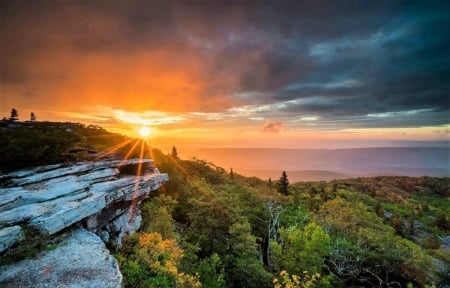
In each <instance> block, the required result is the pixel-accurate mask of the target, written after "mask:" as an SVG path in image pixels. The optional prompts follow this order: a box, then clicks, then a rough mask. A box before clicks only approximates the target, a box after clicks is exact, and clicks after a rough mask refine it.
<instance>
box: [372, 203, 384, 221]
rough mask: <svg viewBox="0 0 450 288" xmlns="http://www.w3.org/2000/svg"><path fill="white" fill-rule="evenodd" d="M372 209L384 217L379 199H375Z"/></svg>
mask: <svg viewBox="0 0 450 288" xmlns="http://www.w3.org/2000/svg"><path fill="white" fill-rule="evenodd" d="M373 209H374V210H375V213H376V214H377V215H378V217H381V218H383V217H384V211H383V207H382V206H381V202H380V200H378V199H377V200H376V201H375V204H374V205H373Z"/></svg>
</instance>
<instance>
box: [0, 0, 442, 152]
mask: <svg viewBox="0 0 450 288" xmlns="http://www.w3.org/2000/svg"><path fill="white" fill-rule="evenodd" d="M113 2H114V1H113ZM366 5H367V3H362V2H361V3H357V4H352V5H349V4H348V3H347V4H346V3H342V5H340V6H339V9H336V7H334V8H333V7H331V5H330V7H327V5H320V4H319V3H311V4H306V3H303V2H301V1H300V2H298V3H297V2H289V3H284V4H283V5H281V4H280V5H279V7H278V8H277V9H276V11H274V9H272V7H271V5H267V4H266V3H265V2H264V1H262V2H261V3H260V2H257V3H253V1H250V2H249V3H247V1H242V2H239V1H238V3H235V4H230V3H228V2H226V1H224V2H221V1H214V2H213V3H210V4H209V5H205V7H201V9H200V7H197V6H196V5H189V4H188V3H184V2H180V3H179V2H178V1H175V2H171V1H169V2H167V3H165V2H164V3H159V2H157V1H156V2H153V1H148V2H147V3H146V5H142V3H140V2H139V1H134V0H133V1H127V2H117V3H115V4H114V5H108V6H105V5H99V3H96V1H93V2H90V1H88V2H86V1H73V2H71V4H70V5H65V4H64V3H62V2H61V3H59V2H58V1H56V2H48V3H47V2H46V3H39V5H38V4H33V3H26V5H25V3H23V2H21V1H11V2H5V3H4V4H3V6H4V7H3V6H2V7H3V8H5V9H0V27H1V29H2V33H0V41H1V42H2V43H4V45H1V46H0V68H1V69H0V118H1V117H9V115H10V111H11V109H12V108H16V109H17V110H18V111H19V118H20V120H28V119H29V115H30V113H31V112H34V113H35V115H36V117H37V120H38V121H72V122H81V123H85V124H95V125H100V126H102V127H104V128H106V129H108V130H110V131H112V132H118V133H121V134H126V135H128V136H130V137H141V138H146V139H147V140H148V141H150V143H151V144H152V145H153V146H165V147H171V145H174V144H177V145H186V146H190V147H199V146H203V147H205V146H212V147H225V146H227V147H287V148H302V147H303V148H315V147H331V148H333V147H356V146H360V147H365V146H386V145H407V143H408V142H424V143H432V142H446V143H448V142H449V140H450V120H449V116H448V115H450V110H449V109H450V108H449V102H448V91H450V86H449V85H450V84H449V83H450V78H449V77H450V76H449V75H450V71H449V69H450V68H449V67H450V65H448V64H449V63H450V58H449V57H450V56H449V55H448V53H446V51H447V50H448V49H447V48H448V46H449V39H450V35H449V33H447V32H445V31H441V30H442V29H440V27H441V23H443V21H446V19H447V18H448V13H446V12H447V11H448V9H447V8H449V7H446V5H443V6H444V7H436V6H433V5H427V3H413V4H394V3H382V4H380V5H375V6H371V8H370V9H367V7H366ZM438 8H439V9H438ZM217 11H220V13H217ZM319 11H320V12H319ZM254 12H257V13H254ZM146 19H153V20H152V21H151V22H147V20H146ZM436 31H440V32H439V33H437V32H436ZM142 127H147V129H148V132H145V133H144V134H145V135H143V134H142V133H140V132H139V130H140V129H142ZM402 143H403V144H402Z"/></svg>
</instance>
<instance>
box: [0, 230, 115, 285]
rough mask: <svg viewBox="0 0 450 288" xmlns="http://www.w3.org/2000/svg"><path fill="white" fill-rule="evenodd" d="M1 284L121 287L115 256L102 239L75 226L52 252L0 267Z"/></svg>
mask: <svg viewBox="0 0 450 288" xmlns="http://www.w3.org/2000/svg"><path fill="white" fill-rule="evenodd" d="M0 287H4V288H8V287H23V288H25V287H27V288H28V287H29V288H31V287H33V288H42V287H52V288H53V287H70V288H90V287H92V288H94V287H95V288H97V287H105V288H109V287H114V288H115V287H122V274H121V273H120V271H119V267H118V264H117V261H116V259H115V258H114V257H113V256H111V254H110V253H109V251H108V249H106V247H105V244H104V243H103V242H102V240H101V239H100V238H99V237H98V236H97V235H95V234H93V233H91V232H89V231H86V230H84V229H80V228H79V229H76V230H74V231H72V232H71V233H69V234H68V235H67V236H66V238H65V239H62V240H61V242H59V243H58V244H57V248H56V249H55V250H52V251H45V252H41V253H40V254H39V255H38V256H37V257H36V258H34V259H26V260H22V261H20V262H17V263H14V264H11V265H6V266H2V267H0Z"/></svg>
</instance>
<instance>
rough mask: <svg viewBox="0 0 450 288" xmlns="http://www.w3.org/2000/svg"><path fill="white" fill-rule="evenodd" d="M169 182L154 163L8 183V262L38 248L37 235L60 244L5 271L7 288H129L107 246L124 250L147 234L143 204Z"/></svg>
mask: <svg viewBox="0 0 450 288" xmlns="http://www.w3.org/2000/svg"><path fill="white" fill-rule="evenodd" d="M166 181H168V176H167V174H162V173H159V171H158V169H157V168H155V167H154V165H153V161H152V160H151V159H129V160H101V161H96V162H81V163H75V164H70V165H66V164H56V165H49V166H41V167H36V168H33V169H27V170H20V171H15V172H12V173H9V174H4V175H0V253H1V254H0V257H2V258H3V257H4V256H5V255H8V254H9V253H10V252H11V251H12V250H14V249H15V248H17V247H20V245H23V243H26V242H27V241H32V239H27V238H29V237H30V235H33V237H38V238H43V239H47V240H49V241H50V242H51V243H53V244H52V246H51V247H52V249H46V250H45V251H42V252H40V253H39V254H38V255H37V256H36V257H34V258H32V259H24V260H21V261H18V262H15V263H12V264H11V263H9V264H6V265H1V266H0V286H1V287H121V286H122V275H121V273H120V271H119V269H118V265H117V261H116V260H115V259H114V257H112V256H111V255H110V253H109V250H108V249H106V246H105V243H107V244H109V246H110V247H116V248H120V247H121V245H122V241H123V239H124V237H125V236H126V235H128V234H131V233H134V232H136V231H137V230H138V229H139V227H140V223H141V219H142V218H141V215H140V210H139V205H140V203H141V202H142V200H143V199H145V198H147V197H148V196H149V195H150V194H151V192H152V191H155V190H157V189H158V188H159V187H161V186H162V185H163V184H164V183H165V182H166ZM36 235H37V236H36ZM33 239H34V238H33Z"/></svg>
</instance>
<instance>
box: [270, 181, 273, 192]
mask: <svg viewBox="0 0 450 288" xmlns="http://www.w3.org/2000/svg"><path fill="white" fill-rule="evenodd" d="M272 186H273V183H272V178H269V192H270V193H272Z"/></svg>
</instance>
